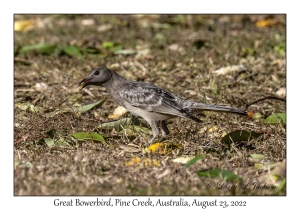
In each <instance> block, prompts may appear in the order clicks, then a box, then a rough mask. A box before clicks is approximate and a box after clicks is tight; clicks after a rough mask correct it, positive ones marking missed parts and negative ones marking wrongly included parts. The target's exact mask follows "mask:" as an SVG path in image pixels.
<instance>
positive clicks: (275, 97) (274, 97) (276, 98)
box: [246, 96, 286, 109]
mask: <svg viewBox="0 0 300 210" xmlns="http://www.w3.org/2000/svg"><path fill="white" fill-rule="evenodd" d="M266 99H275V100H279V101H284V102H286V99H285V98H279V97H277V96H266V97H264V98H261V99H258V100H256V101H253V102H251V103H248V104H246V109H248V107H249V106H251V105H253V104H256V103H257V102H260V101H264V100H266Z"/></svg>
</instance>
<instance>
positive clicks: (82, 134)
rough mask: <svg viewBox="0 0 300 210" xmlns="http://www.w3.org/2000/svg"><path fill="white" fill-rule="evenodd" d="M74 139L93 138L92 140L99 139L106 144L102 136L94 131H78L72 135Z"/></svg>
mask: <svg viewBox="0 0 300 210" xmlns="http://www.w3.org/2000/svg"><path fill="white" fill-rule="evenodd" d="M72 136H73V137H74V138H75V139H77V140H79V141H84V140H94V141H101V142H102V143H104V144H106V141H105V140H104V138H103V136H101V135H100V134H98V133H95V132H79V133H75V134H73V135H72Z"/></svg>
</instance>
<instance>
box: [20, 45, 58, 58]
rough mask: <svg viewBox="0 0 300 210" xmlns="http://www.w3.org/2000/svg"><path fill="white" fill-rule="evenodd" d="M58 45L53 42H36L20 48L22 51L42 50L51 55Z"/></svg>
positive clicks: (43, 52)
mask: <svg viewBox="0 0 300 210" xmlns="http://www.w3.org/2000/svg"><path fill="white" fill-rule="evenodd" d="M55 48H56V45H52V44H42V43H41V44H34V45H25V46H23V47H22V48H21V49H20V53H25V54H26V53H29V52H32V51H37V52H40V53H42V54H44V55H50V54H51V53H53V52H54V50H55Z"/></svg>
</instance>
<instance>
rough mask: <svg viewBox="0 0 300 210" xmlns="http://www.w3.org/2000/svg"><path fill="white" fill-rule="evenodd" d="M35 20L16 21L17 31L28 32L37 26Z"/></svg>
mask: <svg viewBox="0 0 300 210" xmlns="http://www.w3.org/2000/svg"><path fill="white" fill-rule="evenodd" d="M35 24H36V22H35V21H34V20H17V21H15V31H28V30H31V29H32V28H33V27H34V26H35Z"/></svg>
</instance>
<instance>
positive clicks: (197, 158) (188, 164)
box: [185, 154, 205, 168]
mask: <svg viewBox="0 0 300 210" xmlns="http://www.w3.org/2000/svg"><path fill="white" fill-rule="evenodd" d="M203 158H205V155H204V154H201V155H198V156H196V157H194V158H193V159H191V160H190V161H189V162H187V163H186V165H185V168H187V167H190V166H191V165H193V164H194V163H196V162H197V161H198V160H201V159H203Z"/></svg>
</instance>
